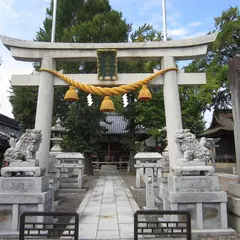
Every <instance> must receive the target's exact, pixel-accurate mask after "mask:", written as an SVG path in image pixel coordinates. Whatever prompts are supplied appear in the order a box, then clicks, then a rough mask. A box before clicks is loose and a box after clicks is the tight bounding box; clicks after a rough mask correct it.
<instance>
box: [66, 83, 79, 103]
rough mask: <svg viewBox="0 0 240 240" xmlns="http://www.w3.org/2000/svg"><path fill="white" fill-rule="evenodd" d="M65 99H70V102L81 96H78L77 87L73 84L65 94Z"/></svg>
mask: <svg viewBox="0 0 240 240" xmlns="http://www.w3.org/2000/svg"><path fill="white" fill-rule="evenodd" d="M64 100H65V101H68V102H76V101H78V100H79V97H78V94H77V91H76V89H75V87H73V86H70V87H69V89H68V90H67V92H66V94H65V96H64Z"/></svg>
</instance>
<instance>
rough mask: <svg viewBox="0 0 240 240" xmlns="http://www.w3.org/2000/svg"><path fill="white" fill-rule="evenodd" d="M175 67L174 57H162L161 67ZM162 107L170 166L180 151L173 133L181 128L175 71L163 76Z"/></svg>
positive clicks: (177, 157) (179, 155)
mask: <svg viewBox="0 0 240 240" xmlns="http://www.w3.org/2000/svg"><path fill="white" fill-rule="evenodd" d="M167 67H168V68H171V67H176V63H175V58H174V57H167V56H166V57H163V59H162V68H167ZM163 82H164V84H163V94H164V107H165V117H166V127H167V138H168V151H169V161H170V166H171V167H172V166H174V165H175V164H176V161H177V159H179V158H180V157H181V153H180V151H179V150H178V149H177V147H176V143H175V141H174V134H175V133H176V130H177V129H182V115H181V107H180V98H179V90H178V79H177V73H176V71H170V72H167V73H165V74H164V77H163Z"/></svg>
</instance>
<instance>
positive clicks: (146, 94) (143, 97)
mask: <svg viewBox="0 0 240 240" xmlns="http://www.w3.org/2000/svg"><path fill="white" fill-rule="evenodd" d="M151 99H152V94H151V92H150V91H149V89H148V86H147V85H143V86H142V89H141V90H140V92H139V94H138V100H139V101H149V100H151Z"/></svg>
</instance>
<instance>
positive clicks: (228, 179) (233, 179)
mask: <svg viewBox="0 0 240 240" xmlns="http://www.w3.org/2000/svg"><path fill="white" fill-rule="evenodd" d="M215 175H216V176H218V181H219V185H220V189H221V190H223V191H226V192H227V191H228V184H229V183H237V175H233V174H227V173H215Z"/></svg>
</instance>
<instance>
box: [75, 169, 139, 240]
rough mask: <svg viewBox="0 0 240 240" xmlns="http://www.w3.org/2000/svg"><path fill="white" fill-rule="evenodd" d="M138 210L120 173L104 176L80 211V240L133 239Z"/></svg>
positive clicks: (88, 194) (83, 202) (86, 197)
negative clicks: (135, 217)
mask: <svg viewBox="0 0 240 240" xmlns="http://www.w3.org/2000/svg"><path fill="white" fill-rule="evenodd" d="M138 209H139V208H138V205H137V203H136V201H135V200H134V198H133V196H132V194H131V192H130V190H129V189H128V188H127V187H125V186H124V182H123V180H122V178H121V177H120V176H119V174H118V172H108V173H102V175H101V176H100V178H99V180H98V182H97V184H96V186H95V188H94V189H93V190H92V191H91V192H88V193H87V195H86V196H85V198H84V200H83V201H82V203H81V205H80V207H79V208H78V210H77V212H78V214H79V216H80V221H79V239H81V240H83V239H133V214H134V212H135V211H136V210H138Z"/></svg>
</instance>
